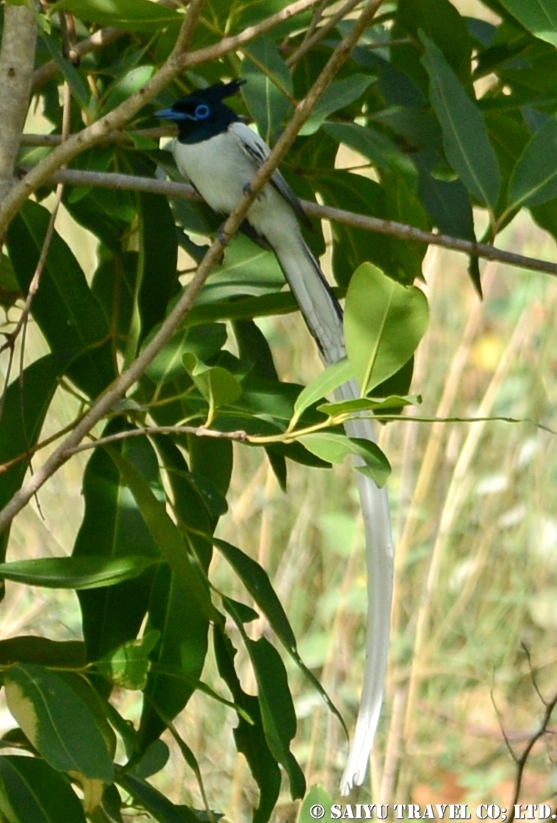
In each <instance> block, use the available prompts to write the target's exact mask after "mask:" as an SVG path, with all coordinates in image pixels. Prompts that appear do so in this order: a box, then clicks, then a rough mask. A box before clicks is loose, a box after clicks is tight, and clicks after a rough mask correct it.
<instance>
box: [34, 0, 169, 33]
mask: <svg viewBox="0 0 557 823" xmlns="http://www.w3.org/2000/svg"><path fill="white" fill-rule="evenodd" d="M49 11H50V13H51V14H52V13H54V12H56V11H70V12H72V14H75V15H76V16H77V17H79V18H80V19H82V20H87V21H88V22H91V23H98V25H99V26H114V27H115V28H117V29H118V28H120V29H125V30H126V31H148V32H152V31H153V30H154V29H155V28H159V27H162V26H177V25H179V24H180V23H181V22H182V20H183V16H182V15H181V14H178V12H176V11H174V10H173V9H169V8H166V7H165V6H159V5H158V4H157V3H150V2H149V0H117V2H115V0H61V2H59V3H55V4H54V6H52V7H51V8H50V9H49Z"/></svg>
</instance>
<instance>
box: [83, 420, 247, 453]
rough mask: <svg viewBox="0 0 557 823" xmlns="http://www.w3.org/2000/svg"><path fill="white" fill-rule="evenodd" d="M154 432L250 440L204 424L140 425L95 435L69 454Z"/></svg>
mask: <svg viewBox="0 0 557 823" xmlns="http://www.w3.org/2000/svg"><path fill="white" fill-rule="evenodd" d="M154 434H193V435H194V436H195V437H214V438H215V439H217V440H234V441H236V442H238V443H246V442H248V441H249V440H250V438H249V437H248V435H247V434H246V432H245V431H242V430H238V431H233V432H224V431H218V430H217V429H208V428H207V427H206V426H142V428H140V429H128V430H127V431H121V432H116V433H115V434H109V435H107V436H106V437H97V438H95V439H93V440H90V441H88V442H87V443H80V444H79V446H75V448H73V449H71V454H78V452H83V451H89V450H90V449H97V448H99V447H100V446H107V445H109V444H110V443H115V442H117V441H119V440H128V439H129V438H130V437H145V436H146V435H154Z"/></svg>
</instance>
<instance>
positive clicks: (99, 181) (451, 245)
mask: <svg viewBox="0 0 557 823" xmlns="http://www.w3.org/2000/svg"><path fill="white" fill-rule="evenodd" d="M46 182H48V183H50V184H57V183H67V184H70V185H74V186H101V187H103V188H108V189H123V190H127V191H143V192H148V193H150V194H162V195H164V196H165V197H176V198H182V199H184V200H201V198H200V197H199V195H198V194H197V193H196V192H195V191H194V189H193V188H192V186H190V185H189V184H187V183H175V182H173V181H171V180H157V179H155V178H152V177H135V176H132V175H128V174H113V173H105V172H93V171H78V170H74V169H61V170H60V171H57V172H55V173H54V174H53V175H52V176H51V177H50V179H49V180H48V181H46ZM301 203H302V206H303V208H304V211H305V212H306V214H308V215H309V216H310V217H317V218H319V219H325V220H332V221H333V222H336V223H342V224H344V225H346V226H353V227H354V228H356V229H363V230H364V231H371V232H375V233H377V234H386V235H389V236H390V237H397V238H399V239H400V240H412V241H416V242H418V243H427V244H431V245H433V246H441V247H442V248H445V249H452V250H453V251H460V252H463V253H464V254H469V255H472V256H473V257H481V258H484V259H486V260H498V261H500V262H501V263H507V264H508V265H510V266H518V267H520V268H522V269H529V270H531V271H539V272H543V273H544V274H549V275H551V276H553V277H557V263H551V262H550V261H549V260H540V259H538V258H536V257H527V256H525V255H523V254H515V253H514V252H510V251H505V250H504V249H499V248H497V246H492V245H490V244H489V243H474V242H473V241H471V240H464V239H463V238H462V237H452V236H451V235H448V234H439V233H437V232H431V231H424V230H423V229H418V228H416V227H415V226H409V225H407V224H406V223H398V222H396V221H395V220H382V219H380V218H379V217H370V216H369V215H365V214H356V213H355V212H351V211H346V210H345V209H337V208H333V207H332V206H322V205H321V204H319V203H313V202H312V201H311V200H302V201H301Z"/></svg>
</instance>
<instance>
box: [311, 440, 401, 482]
mask: <svg viewBox="0 0 557 823" xmlns="http://www.w3.org/2000/svg"><path fill="white" fill-rule="evenodd" d="M297 439H298V440H299V441H300V442H301V443H303V444H304V446H305V447H306V449H308V451H310V452H312V454H316V455H317V457H320V458H321V459H322V460H328V461H329V462H330V463H342V461H343V460H344V458H345V457H346V456H347V455H349V454H354V455H357V456H358V457H361V458H363V460H364V461H365V465H364V466H357V467H356V468H357V470H358V471H360V472H361V473H362V474H365V475H366V476H367V477H371V478H372V479H373V480H374V481H375V483H376V484H377V486H379V488H381V486H384V485H385V483H386V482H387V478H388V477H389V474H390V473H391V467H390V465H389V461H388V460H387V458H386V457H385V455H384V454H383V452H382V451H381V449H380V448H379V446H377V445H376V444H375V443H372V442H371V441H370V440H364V439H363V438H359V437H350V438H349V437H346V436H345V435H343V434H335V433H334V432H316V433H314V434H304V435H302V436H300V437H298V438H297Z"/></svg>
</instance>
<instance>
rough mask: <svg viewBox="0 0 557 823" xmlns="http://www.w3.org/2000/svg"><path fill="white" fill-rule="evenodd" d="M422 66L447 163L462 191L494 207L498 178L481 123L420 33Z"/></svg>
mask: <svg viewBox="0 0 557 823" xmlns="http://www.w3.org/2000/svg"><path fill="white" fill-rule="evenodd" d="M420 36H421V40H422V43H423V44H424V46H425V54H424V56H423V57H422V62H423V64H424V66H425V68H426V69H427V72H428V74H429V82H430V86H429V94H430V100H431V104H432V106H433V109H434V111H435V114H436V115H437V117H438V119H439V122H440V124H441V128H442V129H443V143H444V146H445V153H446V155H447V159H448V161H449V163H450V164H451V165H452V167H453V169H454V170H455V171H456V173H457V174H458V175H459V177H460V179H461V180H462V182H463V183H464V185H465V186H466V188H467V189H468V190H469V191H470V192H471V193H472V194H473V195H474V197H476V199H477V200H479V202H480V203H482V204H483V205H484V206H488V207H492V208H493V207H494V206H495V204H496V203H497V199H498V197H499V189H500V187H501V174H500V171H499V164H498V162H497V156H496V154H495V151H494V149H493V146H492V145H491V143H490V142H489V138H488V136H487V128H486V125H485V121H484V119H483V117H482V115H481V113H480V111H479V109H478V107H477V106H476V105H475V104H474V103H473V102H472V101H471V100H470V98H469V97H468V95H467V94H466V92H465V91H464V89H463V87H462V85H461V84H460V82H459V80H458V78H457V76H456V75H455V73H454V72H453V70H452V69H451V68H450V66H449V65H448V63H447V62H446V60H445V58H444V56H443V53H442V52H441V51H440V50H439V49H438V48H437V46H436V45H435V44H434V43H433V42H432V41H431V40H429V39H428V38H427V37H426V36H425V35H424V34H423V33H422V34H421V35H420Z"/></svg>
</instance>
